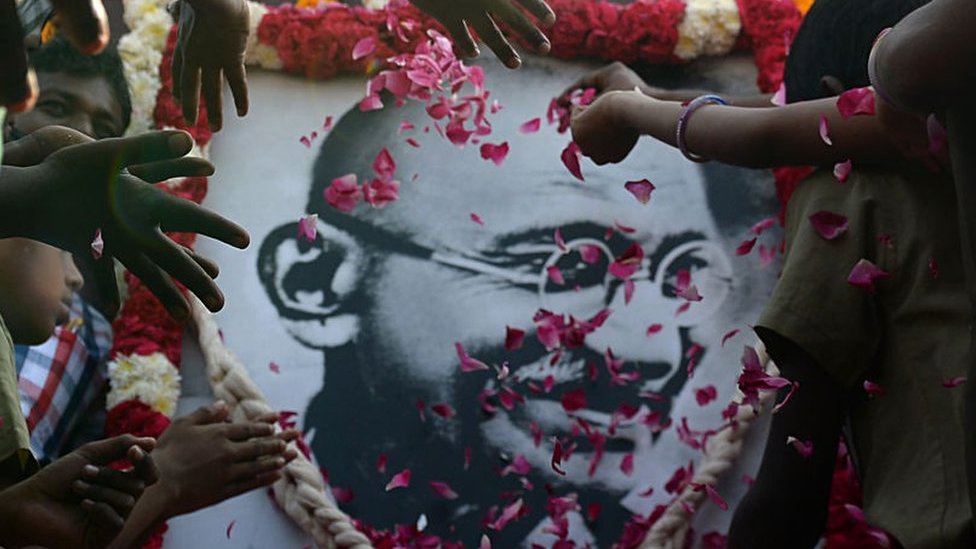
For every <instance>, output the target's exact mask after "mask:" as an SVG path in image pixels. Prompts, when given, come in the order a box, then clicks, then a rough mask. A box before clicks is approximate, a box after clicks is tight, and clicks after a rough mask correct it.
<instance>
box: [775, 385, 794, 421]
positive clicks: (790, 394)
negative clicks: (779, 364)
mask: <svg viewBox="0 0 976 549" xmlns="http://www.w3.org/2000/svg"><path fill="white" fill-rule="evenodd" d="M799 388H800V382H799V381H794V382H793V383H792V384H791V385H790V392H788V393H786V396H785V397H783V401H782V402H780V403H779V404H777V405H776V406H773V413H774V414H777V413H779V411H780V410H782V409H783V408H784V407H785V406H786V404H787V403H788V402H789V401H790V400H791V399H792V398H793V395H794V394H796V390H797V389H799Z"/></svg>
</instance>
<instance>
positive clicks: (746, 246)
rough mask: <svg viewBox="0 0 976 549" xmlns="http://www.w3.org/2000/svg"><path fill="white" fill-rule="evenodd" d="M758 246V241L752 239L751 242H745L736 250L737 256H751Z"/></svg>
mask: <svg viewBox="0 0 976 549" xmlns="http://www.w3.org/2000/svg"><path fill="white" fill-rule="evenodd" d="M755 245H756V239H755V238H750V239H749V240H743V241H742V242H741V243H740V244H739V246H738V247H737V248H736V249H735V255H749V252H751V251H752V248H753V247H754V246H755Z"/></svg>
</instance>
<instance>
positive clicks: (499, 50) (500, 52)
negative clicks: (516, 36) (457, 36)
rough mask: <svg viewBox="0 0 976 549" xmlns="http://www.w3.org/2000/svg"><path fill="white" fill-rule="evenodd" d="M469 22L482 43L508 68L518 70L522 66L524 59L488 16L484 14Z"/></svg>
mask: <svg viewBox="0 0 976 549" xmlns="http://www.w3.org/2000/svg"><path fill="white" fill-rule="evenodd" d="M468 22H469V23H470V24H471V26H472V27H474V30H475V32H477V33H478V37H479V38H481V40H482V42H484V43H485V44H486V45H487V46H488V48H489V49H491V51H492V52H494V53H495V55H496V56H497V57H498V59H500V60H501V61H502V63H504V64H505V66H506V67H508V68H510V69H517V68H519V67H520V66H521V65H522V59H521V58H519V56H518V54H517V53H515V48H513V47H512V45H511V44H509V43H508V40H506V39H505V36H504V35H503V34H502V31H501V30H500V29H499V28H498V25H496V24H495V22H494V21H493V20H492V19H491V17H489V16H488V14H482V15H480V16H478V17H476V18H474V19H472V20H471V21H468Z"/></svg>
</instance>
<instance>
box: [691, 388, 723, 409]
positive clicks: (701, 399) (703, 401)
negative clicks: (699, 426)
mask: <svg viewBox="0 0 976 549" xmlns="http://www.w3.org/2000/svg"><path fill="white" fill-rule="evenodd" d="M716 398H718V390H716V389H715V386H714V385H708V386H707V387H702V388H700V389H695V400H696V401H698V405H699V406H707V405H708V404H709V403H711V402H712V401H713V400H715V399H716Z"/></svg>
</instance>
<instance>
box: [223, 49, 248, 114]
mask: <svg viewBox="0 0 976 549" xmlns="http://www.w3.org/2000/svg"><path fill="white" fill-rule="evenodd" d="M224 76H225V77H226V78H227V84H228V85H229V86H230V93H231V95H233V96H234V107H235V108H236V109H237V116H244V115H246V114H247V111H248V108H249V106H250V104H249V102H248V99H247V72H246V69H245V68H244V63H243V62H240V63H231V64H230V65H228V66H226V67H224Z"/></svg>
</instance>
